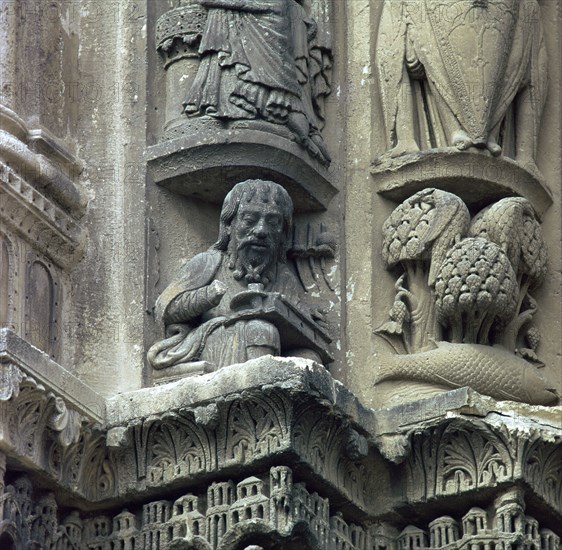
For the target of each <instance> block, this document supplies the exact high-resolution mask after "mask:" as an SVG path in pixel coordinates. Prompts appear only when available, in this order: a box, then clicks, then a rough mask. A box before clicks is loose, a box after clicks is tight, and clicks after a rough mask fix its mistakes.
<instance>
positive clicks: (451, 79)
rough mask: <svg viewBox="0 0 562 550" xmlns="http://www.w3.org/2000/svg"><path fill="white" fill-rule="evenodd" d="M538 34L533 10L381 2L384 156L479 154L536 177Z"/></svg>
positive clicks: (524, 5)
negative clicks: (450, 151) (447, 151)
mask: <svg viewBox="0 0 562 550" xmlns="http://www.w3.org/2000/svg"><path fill="white" fill-rule="evenodd" d="M542 32H543V31H542V24H541V14H540V8H539V4H538V2H537V1H536V0H524V1H519V0H509V1H507V2H504V1H500V0H472V1H466V0H453V1H449V2H444V1H442V0H423V1H420V2H408V1H407V0H402V1H398V2H396V1H394V0H386V2H385V4H384V8H383V15H382V19H381V22H380V27H379V37H378V46H377V49H378V56H377V57H378V68H379V75H380V84H381V96H382V99H383V110H384V116H385V123H386V131H387V135H388V141H389V145H390V147H391V151H390V155H391V156H399V155H402V154H404V153H412V152H416V151H419V150H425V149H432V148H438V147H455V148H458V149H460V150H466V149H468V148H470V147H476V148H478V149H485V150H487V151H489V152H490V153H491V154H492V155H495V156H497V155H500V154H503V155H506V156H508V157H510V158H513V159H515V160H516V161H518V162H519V163H520V164H522V165H524V166H525V167H526V169H527V170H529V171H531V172H535V171H538V170H537V169H536V165H535V153H536V143H537V137H538V130H539V124H540V118H541V112H542V108H543V104H544V100H545V96H546V74H547V71H546V49H545V45H544V42H543V34H542Z"/></svg>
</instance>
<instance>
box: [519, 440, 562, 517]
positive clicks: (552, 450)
mask: <svg viewBox="0 0 562 550" xmlns="http://www.w3.org/2000/svg"><path fill="white" fill-rule="evenodd" d="M523 471H524V475H525V478H526V480H527V481H528V482H529V483H530V484H531V486H532V487H533V490H534V491H536V492H537V493H538V494H540V495H541V497H542V498H543V499H544V500H545V501H546V502H548V503H549V504H550V506H552V507H553V508H554V509H555V510H561V509H562V446H561V445H554V444H552V443H547V442H545V441H540V440H537V441H535V442H533V444H532V445H529V447H528V449H527V453H526V460H525V464H524V467H523Z"/></svg>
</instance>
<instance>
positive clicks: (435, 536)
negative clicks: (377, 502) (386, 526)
mask: <svg viewBox="0 0 562 550" xmlns="http://www.w3.org/2000/svg"><path fill="white" fill-rule="evenodd" d="M393 542H394V544H395V545H396V546H395V547H396V548H398V549H400V550H405V549H407V548H430V549H435V550H436V549H438V548H447V550H449V549H450V550H465V549H466V550H469V549H471V548H488V547H490V548H493V547H496V548H498V547H499V548H512V547H514V546H517V547H519V548H535V549H537V550H551V549H552V550H558V548H560V537H559V536H557V535H556V534H555V533H554V532H553V531H551V530H550V529H545V528H543V529H541V528H540V525H539V522H538V521H537V520H536V519H534V518H533V517H531V516H528V515H526V514H525V501H524V498H523V494H522V493H521V491H520V490H519V489H517V488H513V489H509V490H507V491H505V492H504V493H503V494H502V495H500V496H498V497H497V498H496V499H495V501H494V503H493V504H492V505H491V506H490V507H489V509H487V510H485V509H483V508H478V507H473V508H471V509H470V510H469V511H468V512H466V513H465V514H464V516H462V518H459V520H456V519H454V518H453V517H451V516H441V517H438V518H436V519H434V520H433V521H431V522H430V523H429V525H428V530H427V531H426V530H423V529H419V528H418V527H415V526H413V525H408V526H407V527H405V528H404V529H403V530H402V531H401V532H400V534H399V535H398V536H397V537H396V538H394V540H393Z"/></svg>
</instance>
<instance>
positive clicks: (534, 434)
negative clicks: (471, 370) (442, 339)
mask: <svg viewBox="0 0 562 550" xmlns="http://www.w3.org/2000/svg"><path fill="white" fill-rule="evenodd" d="M375 416H376V419H377V434H376V436H375V439H376V442H377V445H378V448H379V449H380V451H381V453H382V454H383V456H384V457H385V458H387V459H388V460H390V461H392V462H395V463H397V464H399V467H398V470H399V472H400V477H401V479H403V480H404V481H403V487H402V494H401V496H400V497H397V500H396V502H395V504H394V505H393V506H392V508H393V509H401V507H405V508H407V507H409V506H413V505H416V504H417V505H418V508H417V510H418V512H419V513H420V514H422V515H423V514H427V517H430V516H431V514H432V513H434V509H435V506H437V505H438V506H440V507H441V508H443V509H445V508H446V507H451V509H454V508H455V506H457V505H458V506H460V505H462V503H463V501H464V500H466V498H467V497H468V495H470V498H471V499H472V500H473V501H474V502H479V501H483V502H485V501H487V500H489V499H490V498H492V497H494V495H497V494H499V493H500V492H501V491H502V490H504V489H505V488H506V487H511V486H513V485H518V486H521V487H522V488H523V489H524V491H525V493H526V499H527V500H528V502H529V503H531V504H532V510H534V512H533V513H536V511H537V510H539V511H540V515H542V516H543V517H545V518H549V522H550V524H551V525H556V524H557V523H558V524H560V522H562V476H561V475H560V472H562V407H540V406H530V405H525V404H521V403H514V402H508V401H503V402H502V401H495V400H494V399H492V398H489V397H485V396H482V395H479V394H478V393H476V392H475V391H473V390H471V389H469V388H461V389H458V390H454V391H451V392H447V393H445V394H442V395H440V396H438V397H434V398H430V399H425V400H420V401H417V402H414V403H409V404H407V405H403V406H397V407H392V408H388V409H381V410H378V411H376V413H375ZM400 501H401V503H400ZM405 503H407V505H406V504H405ZM436 503H439V504H436Z"/></svg>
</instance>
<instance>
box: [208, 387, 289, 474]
mask: <svg viewBox="0 0 562 550" xmlns="http://www.w3.org/2000/svg"><path fill="white" fill-rule="evenodd" d="M222 418H223V421H222V422H220V423H219V432H218V440H219V441H221V442H222V444H221V446H220V447H219V460H221V462H222V461H223V460H224V463H225V464H245V463H247V462H251V461H253V460H256V459H259V458H261V457H265V456H270V455H272V454H274V453H276V452H281V451H284V450H286V449H288V448H289V445H290V427H291V423H292V422H291V418H292V406H291V404H290V402H289V401H288V400H287V398H286V397H285V396H284V395H283V394H282V393H280V392H274V391H272V392H268V393H267V394H264V395H251V396H247V397H246V399H237V400H235V401H233V402H232V403H231V404H229V405H227V406H226V407H225V408H224V409H222ZM223 427H224V431H223V429H222V428H223Z"/></svg>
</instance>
